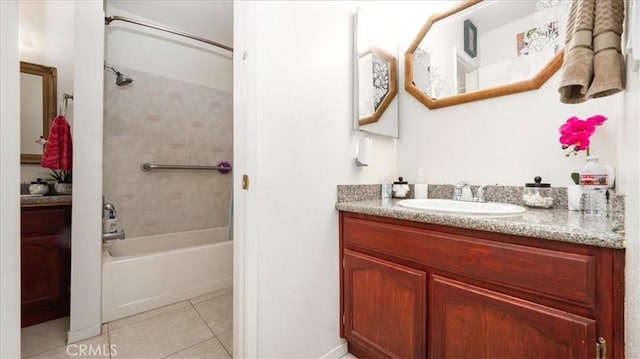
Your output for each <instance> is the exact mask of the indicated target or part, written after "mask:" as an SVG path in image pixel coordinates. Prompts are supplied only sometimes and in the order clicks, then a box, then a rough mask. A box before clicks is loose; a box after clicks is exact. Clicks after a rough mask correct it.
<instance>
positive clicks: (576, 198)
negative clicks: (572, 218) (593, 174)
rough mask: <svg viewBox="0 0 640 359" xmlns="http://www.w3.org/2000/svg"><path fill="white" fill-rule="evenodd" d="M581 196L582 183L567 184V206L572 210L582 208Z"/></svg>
mask: <svg viewBox="0 0 640 359" xmlns="http://www.w3.org/2000/svg"><path fill="white" fill-rule="evenodd" d="M580 197H582V189H581V188H580V185H578V184H573V185H569V186H567V208H569V210H570V211H579V210H580Z"/></svg>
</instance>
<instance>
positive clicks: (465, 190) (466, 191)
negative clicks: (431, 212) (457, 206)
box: [453, 181, 486, 202]
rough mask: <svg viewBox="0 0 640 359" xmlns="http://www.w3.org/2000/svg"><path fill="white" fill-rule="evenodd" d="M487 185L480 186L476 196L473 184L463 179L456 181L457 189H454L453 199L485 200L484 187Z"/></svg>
mask: <svg viewBox="0 0 640 359" xmlns="http://www.w3.org/2000/svg"><path fill="white" fill-rule="evenodd" d="M485 187H486V186H480V187H478V190H477V191H476V196H475V197H474V195H473V191H472V190H471V186H469V184H468V183H467V182H464V181H461V182H458V183H456V186H455V189H454V190H453V200H454V201H467V202H485V199H484V189H485Z"/></svg>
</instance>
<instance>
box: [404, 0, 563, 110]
mask: <svg viewBox="0 0 640 359" xmlns="http://www.w3.org/2000/svg"><path fill="white" fill-rule="evenodd" d="M566 3H567V2H563V1H559V0H537V1H489V0H487V1H482V0H469V1H466V2H463V3H461V4H458V5H457V6H455V7H454V8H452V9H450V10H447V11H444V12H441V13H438V14H435V15H434V16H432V17H431V18H430V19H429V20H427V22H426V23H425V24H424V26H423V27H422V29H421V30H420V32H419V33H418V35H417V36H416V38H415V40H414V41H413V42H412V43H411V45H410V46H409V48H408V49H407V52H406V53H405V89H406V90H407V92H409V93H410V94H411V95H412V96H413V97H415V98H416V99H417V100H418V101H420V102H422V103H423V104H424V105H425V106H427V107H428V108H429V109H436V108H440V107H445V106H452V105H457V104H462V103H466V102H472V101H478V100H483V99H487V98H492V97H498V96H504V95H509V94H514V93H518V92H523V91H529V90H535V89H538V88H540V86H542V85H543V84H544V83H545V82H546V81H547V80H548V79H549V78H550V77H551V76H552V75H553V74H554V73H555V72H556V71H557V70H558V69H559V68H560V67H561V66H562V59H563V46H564V37H565V36H564V35H565V34H564V31H565V25H566V19H567V14H568V8H567V4H566Z"/></svg>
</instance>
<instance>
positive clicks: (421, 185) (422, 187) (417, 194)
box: [414, 168, 429, 199]
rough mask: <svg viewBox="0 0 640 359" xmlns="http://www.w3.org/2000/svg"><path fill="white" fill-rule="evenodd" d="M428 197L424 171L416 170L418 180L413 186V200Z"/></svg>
mask: <svg viewBox="0 0 640 359" xmlns="http://www.w3.org/2000/svg"><path fill="white" fill-rule="evenodd" d="M428 196H429V187H428V185H427V181H426V180H425V178H424V171H423V170H422V168H419V169H418V180H417V181H416V184H415V186H414V198H420V199H424V198H428Z"/></svg>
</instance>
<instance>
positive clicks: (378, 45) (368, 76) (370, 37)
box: [353, 9, 399, 138]
mask: <svg viewBox="0 0 640 359" xmlns="http://www.w3.org/2000/svg"><path fill="white" fill-rule="evenodd" d="M354 19H355V20H354V23H355V27H354V28H355V31H354V44H355V46H354V86H353V87H354V93H353V97H354V124H353V125H354V129H356V130H361V131H365V132H369V133H375V134H379V135H384V136H390V137H396V138H397V137H398V117H399V99H398V96H397V95H398V39H397V37H396V36H395V35H394V34H393V33H392V32H390V31H387V30H385V29H384V25H385V24H384V23H381V22H375V21H374V20H372V19H371V18H370V17H368V16H367V15H366V14H365V13H364V12H363V11H362V10H361V9H358V11H357V12H356V14H355V17H354Z"/></svg>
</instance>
